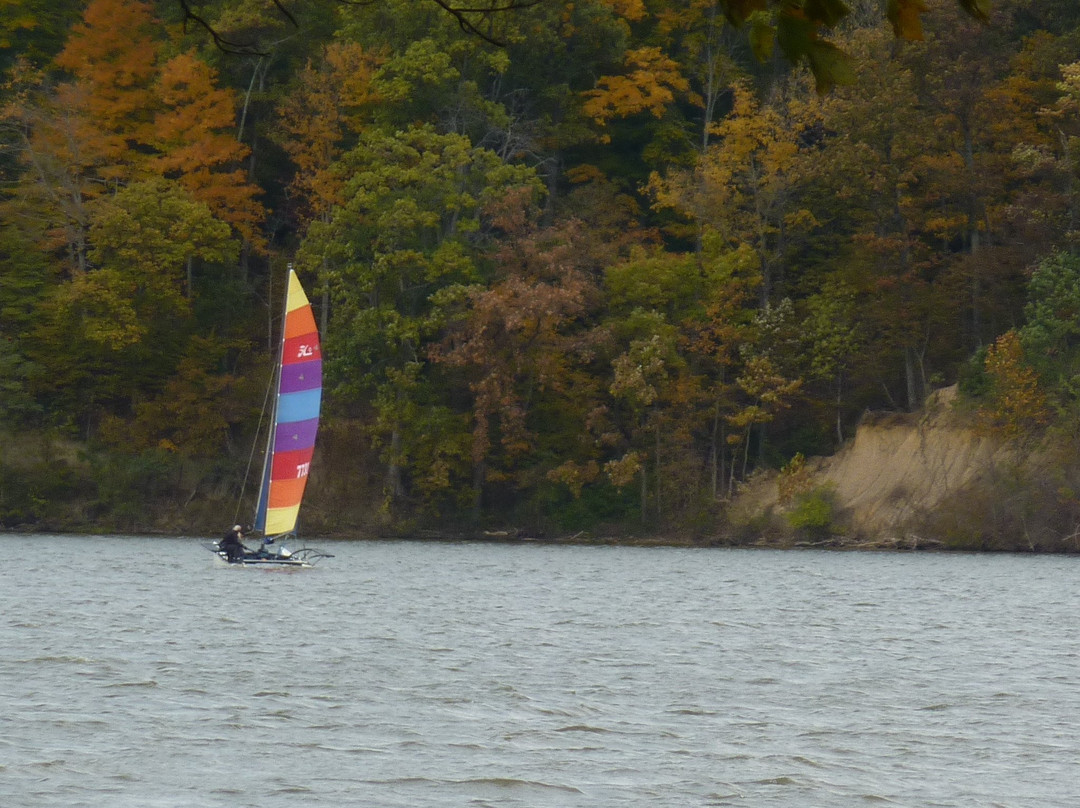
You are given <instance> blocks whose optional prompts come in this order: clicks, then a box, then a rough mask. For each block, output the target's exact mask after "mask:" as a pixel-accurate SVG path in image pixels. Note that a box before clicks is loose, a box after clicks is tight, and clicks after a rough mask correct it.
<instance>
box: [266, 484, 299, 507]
mask: <svg viewBox="0 0 1080 808" xmlns="http://www.w3.org/2000/svg"><path fill="white" fill-rule="evenodd" d="M306 484H307V477H294V478H292V479H288V480H274V481H272V482H271V483H270V499H269V501H268V503H267V504H268V506H269V507H270V508H287V507H289V506H290V505H299V504H300V500H301V499H303V497H304V486H305V485H306Z"/></svg>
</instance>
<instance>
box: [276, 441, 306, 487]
mask: <svg viewBox="0 0 1080 808" xmlns="http://www.w3.org/2000/svg"><path fill="white" fill-rule="evenodd" d="M314 454H315V447H314V446H309V447H308V448H306V449H296V450H293V451H290V452H277V453H275V454H274V465H273V468H272V470H271V471H270V479H271V480H275V481H277V480H295V479H297V478H299V477H306V476H307V472H308V468H309V467H310V465H311V458H312V455H314Z"/></svg>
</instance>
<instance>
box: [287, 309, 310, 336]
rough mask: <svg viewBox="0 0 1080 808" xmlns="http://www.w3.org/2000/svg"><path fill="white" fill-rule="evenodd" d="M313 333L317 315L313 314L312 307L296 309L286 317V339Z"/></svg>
mask: <svg viewBox="0 0 1080 808" xmlns="http://www.w3.org/2000/svg"><path fill="white" fill-rule="evenodd" d="M313 333H315V315H313V314H312V313H311V306H307V305H305V306H304V308H302V309H294V310H293V311H290V312H289V313H288V314H286V315H285V339H291V338H292V337H299V336H302V335H304V334H313Z"/></svg>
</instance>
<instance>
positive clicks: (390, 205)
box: [301, 126, 539, 499]
mask: <svg viewBox="0 0 1080 808" xmlns="http://www.w3.org/2000/svg"><path fill="white" fill-rule="evenodd" d="M340 170H342V171H345V172H347V173H348V175H349V176H350V179H349V181H348V183H347V184H346V187H345V189H344V197H345V202H344V204H342V205H341V206H340V207H338V208H337V209H336V210H335V212H334V215H333V217H332V218H331V221H330V222H329V223H328V224H325V225H323V224H322V223H319V222H316V223H313V224H312V227H311V228H310V230H309V234H308V237H307V238H306V239H305V243H304V246H303V248H302V251H301V258H302V260H303V261H304V263H305V264H307V265H309V266H313V267H315V266H322V265H324V263H325V267H326V269H325V272H326V277H327V279H328V281H329V283H330V287H331V294H332V299H333V302H334V306H335V317H334V319H333V321H332V322H331V324H330V329H329V333H328V335H327V336H326V343H327V353H328V355H330V356H333V357H335V358H334V359H332V360H331V361H330V362H328V365H327V379H328V385H329V388H330V390H332V391H333V394H334V395H335V397H336V399H337V401H338V402H339V404H340V405H341V406H343V407H355V406H357V405H359V404H362V402H363V401H364V400H365V399H366V398H367V397H368V396H371V399H369V400H374V401H375V403H376V406H377V408H378V415H377V423H376V425H375V426H374V431H375V433H376V434H377V435H380V436H382V437H383V438H384V439H385V444H384V446H385V447H386V452H385V455H384V457H385V459H386V461H387V466H388V484H387V491H388V494H389V496H390V498H391V499H399V498H401V497H402V496H404V494H405V491H406V486H405V482H404V476H403V475H404V474H405V471H406V468H407V467H411V468H412V469H414V470H422V469H425V468H428V467H430V465H431V463H432V462H434V458H432V457H431V456H430V455H426V454H420V452H421V450H424V449H425V446H426V444H425V445H421V441H419V440H413V441H412V442H408V441H406V440H405V439H406V438H407V437H409V435H412V436H414V437H416V436H418V435H419V433H420V431H421V426H422V423H423V421H422V420H421V419H416V418H414V419H412V420H411V421H410V420H409V419H408V418H407V417H406V416H407V415H408V414H409V413H410V412H412V411H414V410H415V409H416V408H417V407H419V406H420V405H421V404H422V403H423V404H427V405H430V406H429V407H428V408H427V409H428V411H429V412H431V413H436V414H437V417H438V418H440V419H443V420H445V415H446V413H445V411H444V409H442V408H441V407H440V406H438V405H437V404H436V401H435V400H434V399H433V398H431V397H437V393H436V392H435V391H433V390H432V389H431V388H430V383H431V378H430V376H429V374H428V373H427V368H426V356H427V347H426V345H427V343H428V342H429V341H430V340H431V339H432V338H433V336H434V334H433V333H432V329H433V327H435V326H437V317H436V314H437V312H436V308H437V306H438V305H439V304H440V303H441V301H440V298H439V297H437V292H438V291H439V290H440V289H444V288H447V287H453V286H467V285H469V284H472V283H475V282H477V281H478V280H479V279H480V277H481V275H480V266H479V261H478V259H479V257H480V255H481V253H482V248H483V247H484V241H485V238H486V237H487V235H488V231H489V228H490V227H491V226H492V222H493V220H494V218H495V217H496V215H497V214H498V212H499V209H500V206H501V205H502V203H503V202H504V200H506V199H507V195H508V194H509V193H510V192H511V191H513V190H515V189H525V190H526V191H527V193H529V194H535V193H537V191H538V190H539V189H538V188H537V183H536V179H535V175H534V174H533V172H531V171H530V170H528V169H524V168H520V167H515V166H511V165H507V164H505V163H503V162H502V161H501V160H500V159H499V158H498V156H497V155H495V154H494V153H493V152H491V151H488V150H486V149H480V148H476V147H473V146H471V145H470V144H469V141H468V139H467V138H465V137H462V136H461V135H454V134H446V135H440V134H437V133H436V132H435V131H434V130H433V129H432V128H431V127H428V126H422V127H414V128H411V129H408V130H405V131H398V132H395V133H392V134H388V133H385V132H381V131H378V130H370V131H365V132H364V133H362V135H361V137H360V141H359V143H358V145H357V146H356V148H354V149H353V150H352V151H350V152H349V153H348V154H346V155H345V156H344V157H343V158H342V161H341V164H340ZM372 394H374V395H372ZM407 432H408V433H409V434H406V433H407ZM426 448H427V449H428V450H430V449H431V448H432V447H430V446H426ZM455 452H456V450H455ZM448 484H449V480H448V481H447V485H448Z"/></svg>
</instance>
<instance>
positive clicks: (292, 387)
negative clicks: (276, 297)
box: [255, 266, 322, 536]
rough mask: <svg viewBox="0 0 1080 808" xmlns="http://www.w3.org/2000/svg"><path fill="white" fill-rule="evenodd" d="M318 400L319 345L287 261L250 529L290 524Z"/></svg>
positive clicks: (285, 528) (269, 530) (271, 531)
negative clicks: (272, 392)
mask: <svg viewBox="0 0 1080 808" xmlns="http://www.w3.org/2000/svg"><path fill="white" fill-rule="evenodd" d="M321 406H322V351H321V349H320V347H319V332H318V330H316V328H315V317H314V315H313V314H312V312H311V304H310V303H309V302H308V299H307V295H306V294H304V288H303V287H302V286H301V285H300V280H299V279H298V278H297V277H296V273H295V272H294V271H293V268H292V267H291V266H290V267H289V288H288V291H287V292H286V295H285V323H284V327H283V329H282V337H281V363H280V368H279V372H278V385H277V400H276V404H275V407H274V419H273V423H272V424H271V427H270V437H269V444H268V449H267V453H266V465H265V466H264V468H263V482H262V489H261V490H260V492H259V504H258V507H257V508H256V511H255V529H256V530H259V531H262V533H263V535H265V536H277V535H280V534H282V533H291V532H292V531H293V530H295V529H296V519H297V515H298V514H299V512H300V501H301V500H302V499H303V497H304V488H305V486H306V485H307V479H308V471H309V470H310V469H311V457H312V454H313V453H314V451H315V434H316V432H317V431H318V428H319V410H320V408H321Z"/></svg>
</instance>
